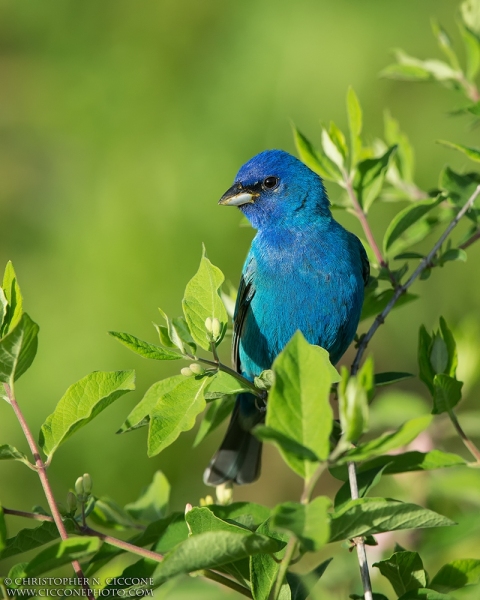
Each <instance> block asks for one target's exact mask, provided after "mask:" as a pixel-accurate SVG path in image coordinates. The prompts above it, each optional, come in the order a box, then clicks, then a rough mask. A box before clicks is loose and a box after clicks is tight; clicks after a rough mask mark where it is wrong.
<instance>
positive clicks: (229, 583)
mask: <svg viewBox="0 0 480 600" xmlns="http://www.w3.org/2000/svg"><path fill="white" fill-rule="evenodd" d="M200 574H201V575H203V577H205V578H206V579H210V580H211V581H216V582H217V583H221V584H222V585H224V586H226V587H229V588H230V589H231V590H235V591H236V592H238V593H239V594H242V596H246V597H247V598H253V596H252V593H251V592H250V590H249V589H248V588H246V587H244V586H243V585H240V584H239V583H237V582H236V581H234V580H233V579H230V578H229V577H225V576H224V575H221V574H220V573H217V572H216V571H209V570H206V571H205V570H204V571H200Z"/></svg>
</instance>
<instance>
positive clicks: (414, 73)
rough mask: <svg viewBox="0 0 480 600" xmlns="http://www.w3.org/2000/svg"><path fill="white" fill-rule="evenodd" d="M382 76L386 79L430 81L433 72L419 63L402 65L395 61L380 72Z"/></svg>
mask: <svg viewBox="0 0 480 600" xmlns="http://www.w3.org/2000/svg"><path fill="white" fill-rule="evenodd" d="M380 77H384V78H385V79H399V80H400V81H428V80H429V79H430V78H431V74H430V73H429V71H427V69H424V68H422V67H420V66H417V65H402V64H398V63H393V64H391V65H388V67H385V69H383V70H382V71H381V72H380Z"/></svg>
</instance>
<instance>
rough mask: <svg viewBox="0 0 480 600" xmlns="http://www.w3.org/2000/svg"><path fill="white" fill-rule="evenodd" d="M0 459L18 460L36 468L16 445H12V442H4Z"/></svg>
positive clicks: (0, 451)
mask: <svg viewBox="0 0 480 600" xmlns="http://www.w3.org/2000/svg"><path fill="white" fill-rule="evenodd" d="M0 460H18V461H20V462H23V463H24V464H26V465H27V467H30V468H31V469H33V468H34V467H33V465H32V463H31V462H30V461H29V460H28V458H27V457H26V456H25V454H24V453H23V452H20V451H19V450H17V449H16V448H15V447H14V446H10V444H2V445H1V446H0Z"/></svg>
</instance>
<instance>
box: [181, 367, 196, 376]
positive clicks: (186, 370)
mask: <svg viewBox="0 0 480 600" xmlns="http://www.w3.org/2000/svg"><path fill="white" fill-rule="evenodd" d="M180 373H181V374H182V375H184V376H185V377H191V376H192V375H193V371H192V370H191V369H189V368H188V367H183V369H181V370H180Z"/></svg>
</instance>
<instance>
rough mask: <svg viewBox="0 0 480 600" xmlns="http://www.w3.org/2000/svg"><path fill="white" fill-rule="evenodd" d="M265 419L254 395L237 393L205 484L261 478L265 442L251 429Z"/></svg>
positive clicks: (240, 482)
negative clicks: (223, 436)
mask: <svg viewBox="0 0 480 600" xmlns="http://www.w3.org/2000/svg"><path fill="white" fill-rule="evenodd" d="M263 418H264V415H263V413H262V412H261V411H259V410H258V408H257V407H256V405H255V397H254V396H252V395H251V394H240V395H239V396H238V398H237V401H236V403H235V408H234V409H233V413H232V417H231V420H230V424H229V426H228V429H227V433H226V434H225V438H224V440H223V442H222V444H221V446H220V448H219V449H218V451H217V452H216V454H215V455H214V457H213V458H212V460H211V461H210V464H209V465H208V467H207V468H206V469H205V472H204V474H203V481H204V482H205V484H206V485H212V486H217V485H221V484H222V483H226V482H227V481H233V482H235V483H236V484H238V485H242V484H244V483H252V482H253V481H255V480H256V479H258V477H259V475H260V464H261V457H262V443H261V442H260V441H259V440H258V439H257V438H256V437H255V436H254V435H252V433H251V430H252V428H253V427H254V426H255V425H257V424H258V423H260V422H261V421H262V420H263Z"/></svg>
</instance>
